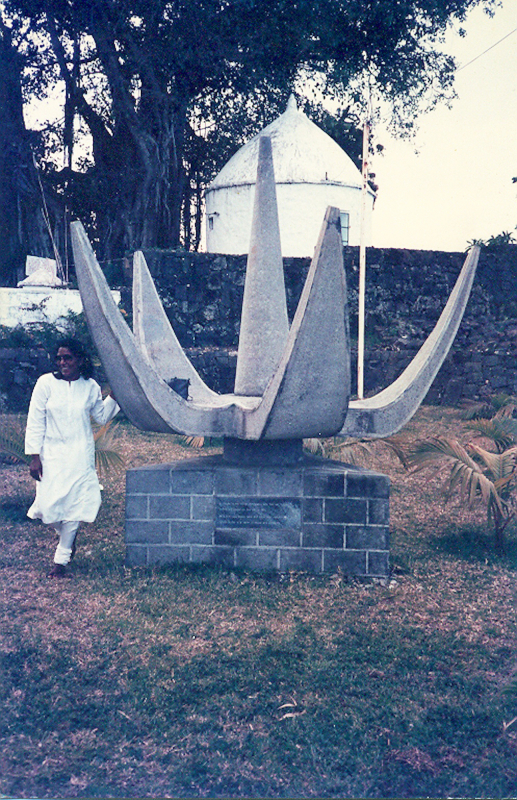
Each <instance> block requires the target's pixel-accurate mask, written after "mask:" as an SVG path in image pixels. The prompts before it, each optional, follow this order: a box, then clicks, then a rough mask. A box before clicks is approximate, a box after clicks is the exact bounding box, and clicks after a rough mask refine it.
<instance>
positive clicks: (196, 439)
mask: <svg viewBox="0 0 517 800" xmlns="http://www.w3.org/2000/svg"><path fill="white" fill-rule="evenodd" d="M180 440H181V442H182V443H183V444H184V445H185V446H186V447H194V448H195V449H196V450H201V448H202V447H204V446H205V437H204V436H181V437H180Z"/></svg>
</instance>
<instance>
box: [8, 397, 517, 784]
mask: <svg viewBox="0 0 517 800" xmlns="http://www.w3.org/2000/svg"><path fill="white" fill-rule="evenodd" d="M440 432H443V433H448V434H449V435H450V434H451V432H455V434H456V435H457V436H458V438H461V437H462V436H463V435H464V431H463V429H462V425H461V421H460V420H459V417H458V415H457V413H456V412H454V411H449V410H445V411H444V410H441V409H434V408H424V409H422V410H421V412H420V413H419V415H418V417H417V418H416V419H415V420H414V421H412V423H411V425H410V426H409V428H408V430H407V432H406V434H405V435H407V436H408V437H411V436H414V437H416V436H423V435H426V434H427V433H428V434H432V435H436V434H437V433H440ZM118 436H119V441H120V446H121V449H122V451H123V453H124V455H125V457H126V460H127V465H128V467H132V466H139V465H141V464H143V463H148V462H151V463H152V462H155V463H156V462H163V461H168V460H172V459H176V458H189V457H192V456H197V455H199V453H198V452H196V451H192V450H189V449H187V448H185V447H183V446H182V445H181V444H180V443H179V442H178V441H177V440H176V439H174V438H173V437H165V436H160V435H158V434H144V433H141V432H137V431H135V430H134V429H133V428H131V427H130V426H129V425H121V426H120V428H119V431H118ZM201 452H202V453H205V452H206V453H207V454H210V453H212V452H213V451H211V450H208V451H201ZM372 467H373V468H375V469H378V470H381V471H384V472H387V473H388V474H389V475H390V478H391V481H392V495H391V534H392V561H393V574H392V578H391V580H390V581H389V582H388V583H386V585H381V584H375V585H364V584H360V583H353V582H347V581H346V580H345V579H344V578H343V577H342V576H341V575H339V574H337V575H334V576H327V577H318V576H310V575H304V574H294V573H293V574H289V575H287V576H282V577H276V576H268V575H254V574H250V573H246V572H229V571H225V570H220V569H212V568H207V567H205V566H200V567H185V566H181V565H178V566H176V567H170V568H163V569H159V570H130V569H128V568H126V567H125V566H124V541H123V507H124V479H123V476H115V477H110V478H108V479H105V480H104V481H103V482H104V485H105V489H104V501H103V506H102V509H101V512H100V514H99V517H98V519H97V521H96V522H95V523H94V524H93V525H85V526H83V527H82V529H81V532H80V534H79V536H80V538H79V540H78V553H77V556H76V560H75V562H74V565H73V568H72V574H73V577H72V578H71V579H70V580H66V581H61V582H53V581H51V580H49V579H47V578H46V570H47V569H48V567H49V565H50V563H51V560H52V553H53V550H54V546H55V536H54V534H52V533H51V532H49V530H48V529H47V528H46V527H45V526H43V525H40V524H38V523H33V522H31V521H30V520H28V519H26V517H25V516H24V515H25V511H26V509H27V507H28V506H29V504H30V502H31V496H32V491H33V486H32V482H31V480H30V478H29V477H28V476H27V471H26V468H25V467H18V466H12V465H11V466H10V465H6V464H3V465H2V466H1V467H0V487H1V489H2V494H1V499H0V525H1V536H2V545H3V546H2V548H1V551H0V581H1V583H0V667H1V671H2V672H1V680H0V703H1V705H2V715H1V716H0V793H3V794H5V795H7V796H16V797H31V796H32V797H34V796H38V797H42V798H43V797H53V798H65V797H66V798H68V797H110V798H112V797H178V796H183V797H185V796H199V797H229V796H235V797H242V796H246V797H254V796H255V797H257V796H258V797H422V796H432V797H447V796H456V797H461V796H463V797H466V796H476V797H511V796H515V794H516V793H517V766H516V765H517V676H516V666H517V661H516V651H515V633H516V624H515V623H516V618H515V599H516V598H515V577H516V569H515V568H516V566H517V558H515V557H514V554H515V552H516V550H515V540H514V537H515V532H512V533H511V537H510V541H509V545H508V550H507V554H506V555H505V556H498V555H496V554H495V553H494V549H493V541H492V532H491V531H490V530H489V529H488V528H487V526H486V521H485V517H484V513H483V510H482V509H481V508H474V509H465V508H463V507H462V505H461V504H460V503H459V502H458V501H453V502H452V503H446V502H445V501H444V498H443V495H442V494H441V489H440V487H441V481H440V478H439V476H435V477H429V474H426V473H419V474H416V475H408V474H407V473H405V472H404V470H403V468H402V467H401V465H400V463H399V462H398V461H397V460H396V459H395V457H394V456H393V455H392V454H391V453H389V452H388V451H386V450H385V449H383V448H379V456H378V460H377V461H375V462H373V463H372Z"/></svg>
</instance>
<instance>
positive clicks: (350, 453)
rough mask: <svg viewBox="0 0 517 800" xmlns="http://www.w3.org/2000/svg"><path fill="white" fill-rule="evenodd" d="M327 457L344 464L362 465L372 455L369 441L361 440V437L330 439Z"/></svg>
mask: <svg viewBox="0 0 517 800" xmlns="http://www.w3.org/2000/svg"><path fill="white" fill-rule="evenodd" d="M328 441H329V445H328V449H327V453H326V455H327V458H333V459H335V460H336V461H343V462H345V463H346V464H353V465H354V466H363V465H364V463H365V461H367V460H368V459H369V458H370V457H371V455H372V445H371V442H368V441H363V440H362V439H351V440H345V441H343V440H342V439H338V438H337V437H335V438H334V439H330V440H328Z"/></svg>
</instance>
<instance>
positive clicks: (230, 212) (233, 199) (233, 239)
mask: <svg viewBox="0 0 517 800" xmlns="http://www.w3.org/2000/svg"><path fill="white" fill-rule="evenodd" d="M276 191H277V202H278V219H279V225H280V240H281V242H282V254H283V255H284V256H302V257H303V256H312V254H313V251H314V248H315V246H316V242H317V240H318V235H319V232H320V228H321V224H322V222H323V218H324V215H325V211H326V210H327V207H328V206H335V207H336V208H339V209H340V211H343V212H347V213H348V214H349V215H350V228H349V239H348V243H349V244H350V245H358V244H359V240H360V235H361V190H360V189H358V188H356V187H351V186H340V185H337V184H331V183H328V184H321V183H320V184H307V183H305V184H302V183H291V184H277V186H276ZM254 195H255V186H254V185H247V186H231V187H221V188H215V189H214V190H212V191H211V192H210V193H208V194H207V197H206V216H207V231H206V237H207V250H208V252H209V253H231V254H238V255H240V254H242V253H247V252H248V249H249V240H250V232H251V218H252V212H253V198H254ZM372 207H373V197H372V196H371V194H369V195H368V197H367V210H366V230H365V236H366V242H369V241H371V225H372Z"/></svg>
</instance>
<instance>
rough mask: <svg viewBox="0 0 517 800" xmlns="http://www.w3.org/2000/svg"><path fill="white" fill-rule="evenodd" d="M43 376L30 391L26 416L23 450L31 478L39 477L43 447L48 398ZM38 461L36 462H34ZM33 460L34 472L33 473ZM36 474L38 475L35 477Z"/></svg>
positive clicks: (37, 478)
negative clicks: (29, 458)
mask: <svg viewBox="0 0 517 800" xmlns="http://www.w3.org/2000/svg"><path fill="white" fill-rule="evenodd" d="M44 378H45V376H42V377H41V378H39V379H38V380H37V382H36V386H35V387H34V390H33V392H32V397H31V402H30V405H29V414H28V416H27V427H26V430H25V452H26V453H27V455H30V456H31V457H32V458H31V466H30V471H31V475H32V477H33V478H36V480H39V479H40V477H41V460H40V453H41V450H42V447H43V441H44V439H45V431H46V424H47V420H46V408H47V400H48V387H47V386H46V381H45V380H44ZM36 459H37V461H38V462H39V465H38V463H37V462H36ZM33 462H34V473H35V474H33ZM36 474H37V475H38V477H36Z"/></svg>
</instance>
